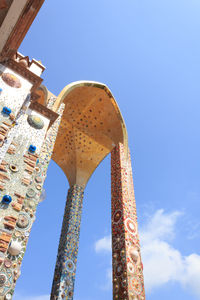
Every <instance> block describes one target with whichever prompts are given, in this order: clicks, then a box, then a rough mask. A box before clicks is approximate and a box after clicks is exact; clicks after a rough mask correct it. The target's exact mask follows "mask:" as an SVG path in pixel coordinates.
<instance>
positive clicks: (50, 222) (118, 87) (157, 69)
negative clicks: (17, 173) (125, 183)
mask: <svg viewBox="0 0 200 300" xmlns="http://www.w3.org/2000/svg"><path fill="white" fill-rule="evenodd" d="M199 11H200V2H199V1H198V0H175V1H174V0H163V1H160V0H151V1H147V0H140V1H139V0H125V1H122V0H101V1H94V0H85V1H81V0H73V1H70V0H59V1H54V0H48V1H46V2H45V4H44V6H43V7H42V9H41V11H40V12H39V14H38V17H37V19H36V20H35V21H34V24H33V25H32V27H31V29H30V31H29V33H28V35H27V37H26V38H25V40H24V42H23V44H22V46H21V48H20V52H22V53H23V54H24V55H29V56H30V58H32V57H34V58H35V59H38V60H41V61H42V62H43V64H44V65H45V66H46V67H47V69H46V71H45V73H44V75H43V78H44V84H45V85H46V86H47V87H48V89H49V90H51V91H52V92H53V93H55V94H56V95H57V94H59V93H60V91H61V90H62V89H63V87H64V86H65V85H66V84H68V83H70V82H72V81H76V80H95V81H100V82H103V83H105V84H107V85H108V87H109V88H110V89H111V91H112V92H113V94H114V96H115V98H116V100H117V102H118V104H119V107H120V109H121V112H122V114H123V116H124V119H125V122H126V125H127V129H128V134H129V146H130V150H131V154H132V163H133V176H134V184H135V194H136V201H137V211H138V221H139V227H140V237H141V244H142V256H143V262H144V274H145V285H146V294H147V297H146V299H147V300H160V299H162V300H165V299H170V300H177V299H181V300H185V299H187V300H188V299H190V300H195V299H200V243H199V238H200V221H199V208H200V204H199V203H200V202H199V198H200V184H199V179H200V176H199V170H200V157H199V153H200V139H199V127H200V121H199V111H200V101H199V99H200V84H199V82H200V71H199V70H200V38H199V32H200V18H199ZM45 188H46V192H47V198H46V200H45V201H44V202H43V203H41V204H40V206H39V207H38V211H37V218H36V222H35V224H34V226H33V229H32V233H31V237H30V240H29V243H28V248H27V253H26V255H25V258H24V261H23V267H22V275H21V277H20V279H19V280H18V283H17V286H16V294H15V296H14V300H19V299H20V300H46V299H49V296H48V295H49V293H50V289H51V284H52V278H53V270H54V264H55V260H56V253H57V247H58V240H59V235H60V228H61V223H62V215H63V211H64V205H65V198H66V195H67V189H68V182H67V179H66V178H65V176H64V174H63V173H62V171H61V170H60V169H59V167H58V166H56V164H55V163H54V162H51V164H50V167H49V170H48V178H47V180H46V182H45ZM110 227H111V224H110V158H109V157H107V158H106V159H105V160H104V161H103V163H102V164H101V165H100V166H99V167H98V169H97V170H96V172H95V173H94V174H93V176H92V178H91V179H90V181H89V183H88V186H87V188H86V191H85V197H84V208H83V216H82V227H81V238H80V248H79V259H78V267H77V280H76V286H75V299H74V300H100V299H102V298H103V299H104V300H110V299H112V289H111V278H110V271H111V250H110Z"/></svg>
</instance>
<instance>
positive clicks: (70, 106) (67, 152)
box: [51, 81, 144, 300]
mask: <svg viewBox="0 0 200 300" xmlns="http://www.w3.org/2000/svg"><path fill="white" fill-rule="evenodd" d="M61 103H62V104H64V105H65V108H64V112H63V116H62V119H61V124H60V127H59V131H58V135H57V139H56V143H55V147H54V152H53V160H54V161H55V162H56V163H57V164H58V165H59V166H60V167H61V168H62V170H63V171H64V173H65V174H66V176H67V178H68V181H69V184H70V189H69V191H68V197H67V203H66V208H65V213H64V218H63V225H62V231H61V237H60V244H59V248H58V256H57V263H56V268H55V274H54V281H53V286H52V294H51V299H52V300H53V299H73V289H74V281H75V273H76V262H77V255H78V243H79V233H80V222H81V210H82V200H83V193H84V188H85V186H86V184H87V182H88V180H89V178H90V176H91V175H92V173H93V172H94V170H95V169H96V167H97V166H98V165H99V163H100V162H101V161H102V160H103V159H104V158H105V156H106V155H107V154H108V153H110V152H111V157H112V158H111V164H112V171H111V178H112V249H113V297H114V299H144V283H143V272H142V263H141V256H140V247H139V238H138V233H137V216H136V207H135V199H134V190H133V182H132V170H131V160H130V154H129V151H128V141H127V132H126V127H125V123H124V121H123V118H122V116H121V113H120V110H119V108H118V106H117V103H116V101H115V100H114V97H113V96H112V94H111V92H110V91H109V89H108V88H107V87H106V86H105V85H103V84H101V83H97V82H85V81H80V82H75V83H72V84H70V85H68V86H66V87H65V88H64V89H63V91H62V92H61V93H60V95H59V96H58V98H57V100H56V102H55V104H54V106H53V110H54V111H56V110H57V109H58V108H59V106H60V104H61Z"/></svg>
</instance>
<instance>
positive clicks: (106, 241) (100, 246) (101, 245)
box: [95, 235, 111, 253]
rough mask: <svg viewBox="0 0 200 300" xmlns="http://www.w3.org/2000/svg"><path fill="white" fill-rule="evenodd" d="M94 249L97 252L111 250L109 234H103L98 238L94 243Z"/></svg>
mask: <svg viewBox="0 0 200 300" xmlns="http://www.w3.org/2000/svg"><path fill="white" fill-rule="evenodd" d="M95 251H96V252H97V253H99V252H106V251H111V236H110V235H109V236H105V237H103V238H102V239H100V240H98V241H97V242H96V243H95Z"/></svg>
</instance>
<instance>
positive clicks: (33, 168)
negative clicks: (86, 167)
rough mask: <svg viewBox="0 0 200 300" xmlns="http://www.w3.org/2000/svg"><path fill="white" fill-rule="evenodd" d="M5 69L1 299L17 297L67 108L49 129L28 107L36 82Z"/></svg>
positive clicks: (0, 119) (0, 102) (0, 117)
mask: <svg viewBox="0 0 200 300" xmlns="http://www.w3.org/2000/svg"><path fill="white" fill-rule="evenodd" d="M0 70H1V71H4V73H3V74H5V76H4V77H3V79H2V76H0V84H1V86H2V88H3V92H1V94H0V300H3V299H12V296H13V293H14V287H15V284H16V281H17V278H18V277H19V275H20V267H21V262H22V259H23V256H24V253H25V250H26V246H27V242H28V238H29V234H30V231H31V227H32V224H33V222H34V220H35V213H36V208H37V205H38V203H39V202H40V201H41V193H42V189H43V183H44V180H45V177H46V172H47V167H48V164H49V161H50V159H51V155H52V151H53V146H54V143H55V140H56V135H57V132H58V128H59V124H60V120H61V115H62V112H63V109H64V105H62V106H61V107H60V109H59V114H60V117H59V118H58V119H57V120H56V121H55V122H54V123H53V125H52V126H51V127H50V128H48V127H49V119H48V118H46V117H45V116H44V115H42V114H40V113H38V112H37V111H34V110H32V109H29V108H28V107H29V104H30V94H29V91H30V88H31V84H30V83H28V82H27V80H24V79H23V78H21V77H20V76H18V75H16V74H14V72H12V71H11V70H9V72H8V70H7V69H6V68H5V70H4V68H3V67H2V66H1V67H0ZM5 72H6V73H5ZM16 86H17V87H16ZM12 89H14V90H15V93H12ZM2 93H3V94H2ZM4 107H6V110H5V112H6V113H4V112H3V111H4V109H3V108H4ZM7 108H8V109H7ZM10 109H11V111H12V112H15V114H14V116H13V115H12V114H10ZM7 111H8V113H7ZM30 146H31V147H30ZM6 201H8V202H6Z"/></svg>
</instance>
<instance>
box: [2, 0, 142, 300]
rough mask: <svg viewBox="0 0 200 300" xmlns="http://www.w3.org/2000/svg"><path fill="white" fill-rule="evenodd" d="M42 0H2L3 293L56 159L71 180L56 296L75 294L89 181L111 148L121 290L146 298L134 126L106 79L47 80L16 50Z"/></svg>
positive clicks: (120, 294) (117, 289) (16, 270)
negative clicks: (131, 141)
mask: <svg viewBox="0 0 200 300" xmlns="http://www.w3.org/2000/svg"><path fill="white" fill-rule="evenodd" d="M43 2H44V0H29V1H28V0H3V1H0V198H1V199H0V201H1V202H0V300H1V299H2V300H3V299H12V298H13V294H14V289H15V284H16V282H17V279H18V277H19V276H20V267H21V263H22V259H23V256H24V254H25V250H26V245H27V242H28V238H29V235H30V232H31V227H32V225H33V223H34V220H35V213H36V209H37V206H38V204H39V203H40V202H41V201H42V198H43V192H42V191H43V183H44V180H45V178H46V174H47V169H48V165H49V162H50V160H51V158H52V159H53V160H54V161H55V162H56V163H57V164H58V165H59V166H60V167H61V168H62V170H63V172H64V173H65V174H66V176H67V178H68V181H69V185H70V188H69V191H68V195H67V201H66V207H65V212H64V218H63V225H62V230H61V236H60V243H59V247H58V255H57V260H56V266H55V272H54V278H53V284H52V291H51V296H50V298H51V300H58V299H68V300H70V299H73V293H74V281H75V275H76V264H77V258H78V245H79V235H80V226H81V211H82V205H83V195H84V189H85V186H86V185H87V182H88V180H89V178H90V177H91V175H92V173H93V172H94V171H95V169H96V168H97V166H98V165H99V164H100V163H101V161H102V160H103V159H104V158H105V156H107V155H108V154H109V153H111V170H112V171H111V182H112V191H111V194H112V252H113V255H112V256H113V299H123V300H128V299H129V300H137V299H138V300H144V299H145V293H144V282H143V266H142V262H141V255H140V245H139V238H138V229H137V216H136V206H135V198H134V189H133V181H132V169H131V159H130V153H129V149H128V139H127V132H126V126H125V123H124V120H123V117H122V115H121V113H120V110H119V108H118V105H117V103H116V101H115V99H114V97H113V95H112V93H111V92H110V90H109V89H108V88H107V87H106V86H105V85H104V84H101V83H98V82H89V81H80V82H75V83H72V84H69V85H67V86H66V87H65V88H64V89H63V90H62V91H61V93H60V94H59V95H58V97H56V96H54V95H53V94H52V93H51V92H50V91H49V90H48V89H47V88H46V87H44V86H43V85H42V79H41V75H42V73H43V71H44V70H45V67H44V66H43V65H42V64H41V62H39V61H36V60H34V59H33V60H32V61H30V60H29V57H28V56H24V55H22V54H20V53H18V48H19V46H20V44H21V42H22V40H23V38H24V37H25V35H26V33H27V31H28V29H29V27H30V25H31V23H32V22H33V20H34V18H35V16H36V15H37V13H38V11H39V9H40V7H41V5H42V3H43Z"/></svg>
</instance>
